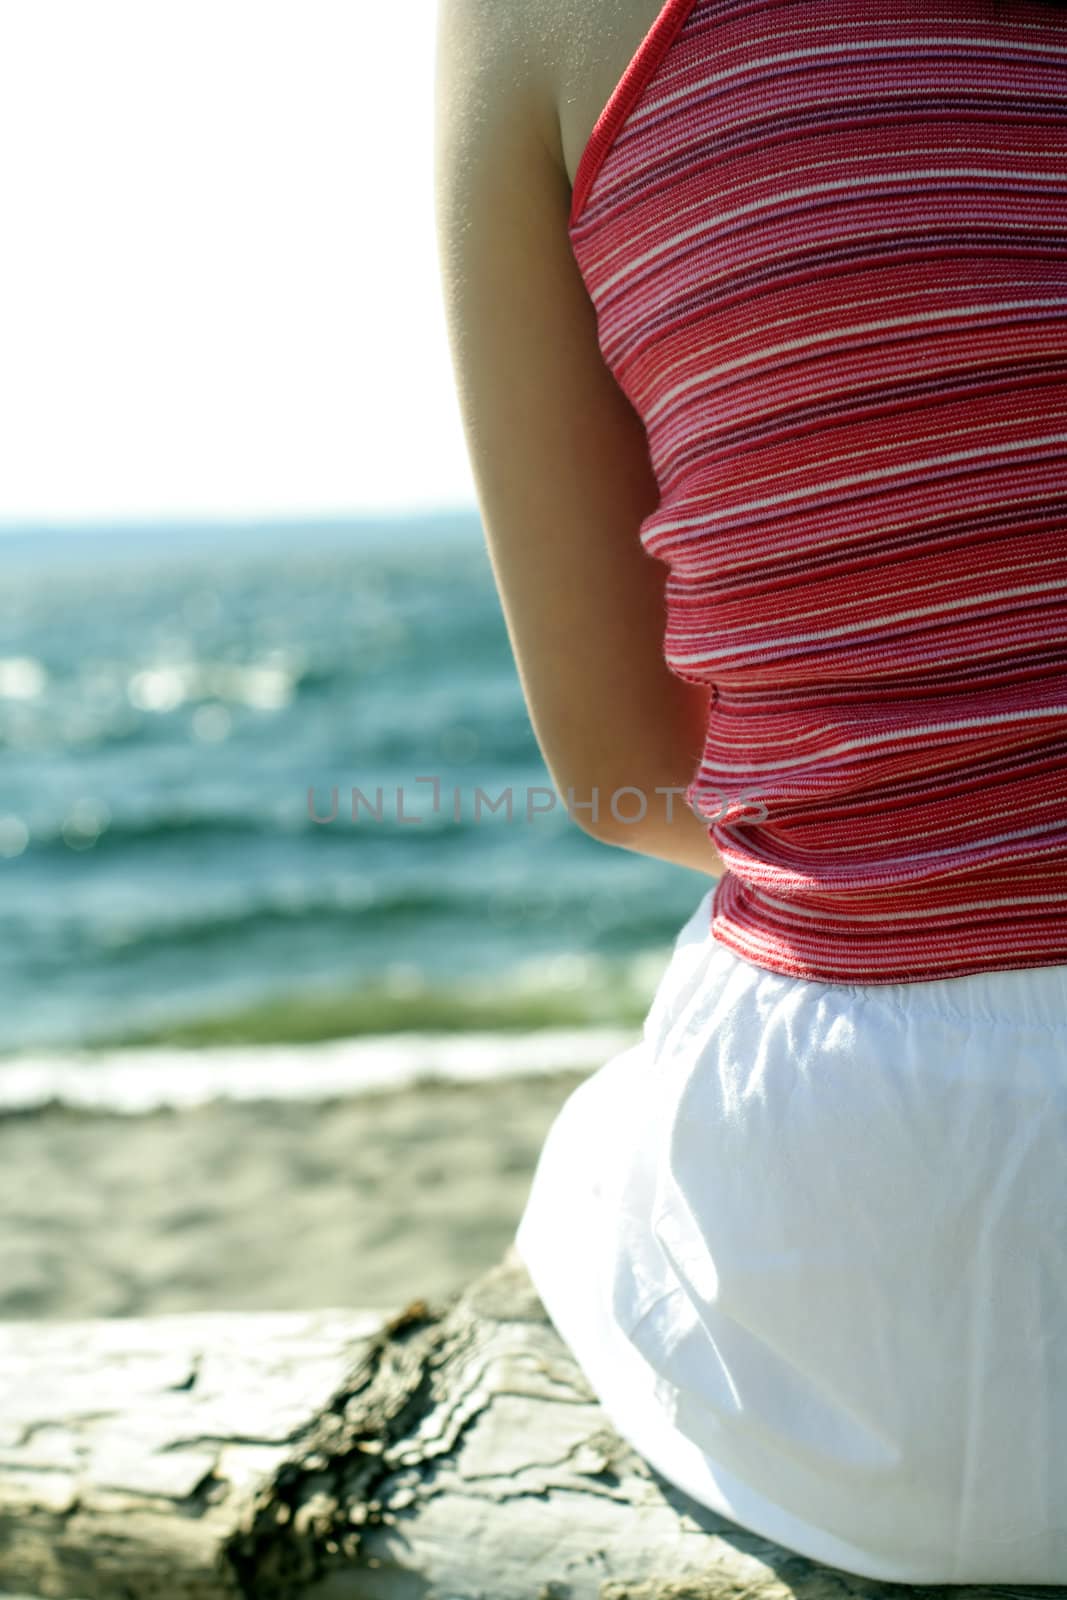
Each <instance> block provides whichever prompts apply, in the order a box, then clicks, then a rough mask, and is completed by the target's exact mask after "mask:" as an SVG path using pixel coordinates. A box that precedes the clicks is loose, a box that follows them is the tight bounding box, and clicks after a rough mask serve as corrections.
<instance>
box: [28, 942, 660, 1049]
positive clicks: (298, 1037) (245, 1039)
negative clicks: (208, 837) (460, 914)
mask: <svg viewBox="0 0 1067 1600" xmlns="http://www.w3.org/2000/svg"><path fill="white" fill-rule="evenodd" d="M665 961H666V956H665V955H662V954H660V953H656V954H652V953H650V952H646V953H645V954H644V955H642V956H638V957H631V958H630V959H629V960H615V961H612V960H608V959H605V958H603V957H592V956H582V955H570V956H566V955H556V956H552V957H550V958H547V959H546V960H529V961H526V962H523V963H521V964H520V965H519V966H517V967H516V968H514V969H512V970H511V971H510V972H506V973H503V974H498V975H496V976H490V977H479V978H470V979H465V980H462V981H460V982H454V983H443V982H441V981H440V980H439V979H438V980H437V981H434V982H430V981H427V980H426V979H424V978H422V977H421V976H419V975H418V974H417V973H413V972H412V973H408V972H404V973H400V974H394V975H389V974H386V975H384V976H380V977H376V978H374V979H371V980H365V981H363V982H361V983H360V985H359V987H358V988H352V989H348V988H345V989H328V990H321V991H315V992H309V991H306V990H304V991H300V990H298V991H295V992H293V993H291V994H289V995H282V996H278V997H275V998H271V999H265V1000H261V1001H258V1002H255V1003H253V1004H251V1005H248V1006H244V1007H235V1008H230V1009H228V1010H225V1011H209V1012H199V1013H197V1014H196V1015H192V1016H181V1017H173V1018H170V1019H166V1020H162V1021H160V1022H152V1023H149V1024H145V1025H134V1026H131V1027H128V1028H123V1029H121V1030H118V1031H111V1032H109V1033H107V1034H98V1035H97V1036H96V1037H95V1038H89V1039H88V1041H87V1046H88V1047H89V1048H91V1049H132V1048H143V1047H145V1046H162V1045H166V1046H175V1047H182V1048H188V1049H205V1048H210V1047H213V1046H219V1045H237V1046H239V1045H244V1046H247V1045H267V1046H269V1045H277V1044H313V1043H321V1042H322V1041H324V1040H332V1039H344V1038H349V1039H351V1038H360V1037H371V1036H373V1037H381V1036H384V1035H389V1034H398V1033H403V1034H407V1035H423V1034H434V1033H436V1034H462V1035H465V1036H467V1037H470V1036H472V1035H474V1034H483V1033H507V1034H509V1035H513V1034H524V1035H530V1034H536V1033H539V1032H542V1031H544V1030H546V1029H553V1028H560V1027H563V1028H590V1027H622V1028H625V1027H636V1026H640V1024H641V1023H642V1022H643V1020H644V1017H645V1015H646V1013H647V1011H648V1006H649V1004H650V1002H651V999H652V995H653V994H654V992H655V985H656V981H657V979H658V977H659V974H660V972H661V970H662V968H663V966H664V964H665ZM9 1059H10V1058H9ZM0 1064H2V1062H0Z"/></svg>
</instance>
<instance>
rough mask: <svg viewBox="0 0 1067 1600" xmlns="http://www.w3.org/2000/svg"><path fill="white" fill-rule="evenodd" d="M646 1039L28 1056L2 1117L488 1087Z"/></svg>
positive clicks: (533, 1036)
mask: <svg viewBox="0 0 1067 1600" xmlns="http://www.w3.org/2000/svg"><path fill="white" fill-rule="evenodd" d="M639 1039H640V1031H639V1030H635V1029H620V1028H544V1029H538V1030H537V1031H535V1032H532V1033H524V1034H516V1033H460V1034H456V1033H449V1034H445V1033H442V1034H429V1033H394V1034H387V1035H381V1036H376V1037H368V1038H361V1039H337V1040H328V1041H324V1042H322V1043H316V1044H304V1045H255V1046H248V1045H243V1046H231V1047H210V1048H207V1049H201V1050H188V1049H168V1048H162V1047H155V1046H154V1047H152V1048H151V1049H143V1050H115V1051H106V1052H104V1051H70V1052H66V1053H62V1054H60V1053H56V1052H49V1053H48V1054H26V1055H19V1056H10V1057H8V1058H6V1059H5V1060H2V1061H0V1112H2V1111H26V1110H32V1109H34V1108H36V1107H39V1106H44V1105H48V1104H49V1103H51V1102H59V1103H61V1104H63V1105H68V1106H77V1107H81V1108H84V1109H89V1110H98V1111H113V1112H121V1113H124V1114H127V1115H137V1114H139V1113H142V1112H147V1111H155V1110H159V1109H161V1108H164V1107H168V1108H173V1109H182V1108H185V1107H189V1106H197V1105H204V1104H206V1103H208V1102H210V1101H212V1100H218V1099H224V1100H325V1099H330V1098H332V1097H334V1096H337V1095H354V1094H366V1093H369V1092H371V1091H373V1090H376V1089H390V1088H393V1089H399V1088H403V1087H405V1086H407V1085H410V1084H412V1083H414V1082H416V1081H417V1080H418V1079H420V1078H441V1079H446V1080H449V1081H452V1082H457V1083H460V1082H474V1081H485V1080H487V1079H491V1078H512V1077H525V1076H533V1075H540V1074H544V1073H551V1072H559V1071H565V1070H568V1069H578V1070H589V1071H592V1070H594V1069H595V1068H596V1067H598V1066H601V1065H602V1064H603V1063H604V1062H605V1061H607V1060H609V1059H610V1058H611V1057H612V1056H614V1055H616V1054H618V1053H619V1052H620V1051H622V1050H625V1049H628V1048H629V1047H630V1046H632V1045H634V1044H636V1043H637V1042H638V1040H639Z"/></svg>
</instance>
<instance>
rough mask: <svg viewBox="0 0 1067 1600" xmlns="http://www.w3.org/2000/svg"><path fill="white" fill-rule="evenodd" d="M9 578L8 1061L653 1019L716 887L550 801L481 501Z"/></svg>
mask: <svg viewBox="0 0 1067 1600" xmlns="http://www.w3.org/2000/svg"><path fill="white" fill-rule="evenodd" d="M0 580H2V581H0V1054H2V1055H4V1056H6V1057H8V1058H10V1057H15V1056H21V1057H25V1056H26V1053H27V1052H38V1053H40V1052H42V1051H46V1052H47V1051H51V1052H56V1051H68V1052H69V1051H70V1050H72V1049H74V1050H78V1051H83V1050H86V1049H88V1048H93V1049H97V1050H107V1051H108V1052H110V1053H112V1054H113V1053H114V1052H115V1051H122V1050H124V1049H125V1050H130V1049H131V1048H134V1047H136V1048H138V1049H140V1050H142V1051H143V1050H144V1048H145V1047H146V1046H155V1047H162V1046H166V1047H167V1048H169V1049H173V1048H174V1047H186V1048H189V1047H196V1048H198V1049H202V1048H203V1047H205V1046H209V1047H214V1048H216V1049H218V1048H221V1047H230V1046H237V1045H255V1046H257V1047H264V1046H271V1045H277V1046H292V1045H294V1044H301V1043H304V1042H309V1041H316V1040H318V1041H322V1040H329V1039H342V1038H343V1039H349V1040H357V1041H358V1040H360V1039H363V1040H373V1039H377V1040H379V1041H384V1040H386V1039H394V1040H395V1039H397V1038H400V1037H403V1038H408V1039H410V1038H412V1036H417V1037H423V1036H425V1037H426V1038H429V1037H431V1036H432V1037H433V1038H435V1039H441V1038H443V1037H445V1036H450V1037H453V1038H454V1037H455V1036H456V1035H475V1034H478V1035H485V1036H490V1035H495V1036H497V1037H500V1036H504V1035H506V1036H508V1037H511V1038H514V1039H519V1038H522V1037H527V1038H528V1037H530V1036H531V1032H532V1031H536V1032H537V1034H538V1036H539V1037H543V1038H547V1037H548V1034H549V1033H550V1032H551V1031H552V1030H555V1031H556V1032H557V1033H558V1031H559V1030H561V1029H562V1030H569V1031H570V1033H571V1034H574V1032H575V1030H577V1031H578V1032H579V1033H580V1032H581V1031H582V1030H594V1031H591V1032H589V1035H588V1036H589V1039H590V1040H591V1041H593V1040H595V1041H596V1042H597V1043H596V1047H597V1048H599V1047H601V1046H602V1044H603V1041H604V1039H605V1038H606V1035H605V1034H604V1032H603V1030H604V1029H609V1030H610V1029H618V1030H622V1031H623V1032H625V1030H627V1029H629V1030H630V1031H631V1033H632V1032H633V1030H634V1029H636V1028H639V1025H640V1020H641V1017H642V1016H643V1014H644V1011H645V1009H646V1008H647V1004H648V1001H649V999H650V998H651V994H652V992H653V989H654V986H655V983H656V980H657V978H658V976H659V974H660V972H661V971H662V968H663V966H664V964H665V962H666V960H667V957H668V954H669V950H670V945H671V941H672V940H673V938H674V936H675V934H676V933H677V931H678V930H679V928H680V927H681V926H682V924H683V923H684V922H685V920H686V919H687V917H688V916H689V915H690V914H691V912H692V910H693V908H694V906H695V905H696V903H697V902H698V900H699V899H700V896H701V895H702V894H703V893H704V892H705V890H706V889H707V888H708V886H709V880H706V879H703V878H701V877H700V876H699V875H698V874H695V873H692V872H688V871H686V870H685V869H682V868H676V867H672V866H668V865H666V864H664V863H660V862H655V861H651V860H648V859H645V858H643V857H640V856H637V855H635V854H634V853H632V852H629V851H624V850H620V849H612V848H610V847H607V846H604V845H600V844H597V843H596V842H595V841H593V840H592V839H590V838H588V837H587V836H586V835H585V834H583V833H582V832H581V830H580V829H579V828H578V827H577V826H576V824H575V823H574V822H573V821H572V820H571V819H570V818H569V817H568V816H567V813H566V810H565V808H564V806H563V804H562V801H560V800H559V799H558V797H553V795H552V791H551V782H550V779H549V777H548V775H547V772H546V770H545V768H544V764H543V762H542V760H541V757H540V754H539V751H538V748H537V745H536V742H535V740H534V737H533V733H532V731H531V728H530V724H529V720H528V717H527V714H526V710H525V706H524V704H523V699H522V694H521V690H520V687H519V683H518V678H517V675H516V671H515V667H514V664H513V661H512V658H511V654H510V650H509V647H508V640H507V634H506V631H505V627H504V622H503V619H502V616H501V612H500V607H499V602H498V599H497V596H496V592H495V588H494V585H493V581H492V575H491V571H490V568H489V563H488V559H487V556H486V554H485V550H484V546H483V544H482V540H481V534H480V530H479V527H478V523H477V519H476V517H475V516H474V515H464V514H455V513H453V514H447V515H441V516H437V517H423V518H416V519H410V520H404V521H390V520H383V521H375V522H365V523H352V524H350V525H341V524H338V523H333V524H324V525H320V526H314V525H304V526H288V527H286V526H280V525H275V526H270V525H267V526H262V527H257V526H254V525H245V526H241V527H227V528H206V527H192V528H186V527H166V528H164V527H158V526H157V527H152V528H145V529H131V528H126V529H122V530H106V529H93V530H89V529H84V530H77V531H70V532H66V533H62V532H55V531H53V532H49V531H37V532H34V533H26V534H23V535H11V534H7V535H4V536H3V537H2V538H0ZM419 779H424V780H426V779H429V780H435V782H426V781H424V782H419V781H418V780H419ZM435 787H436V790H437V802H438V803H437V809H436V811H435V809H434V798H435V795H434V791H435ZM479 789H480V790H481V791H483V794H484V795H485V796H487V797H488V802H487V801H485V800H483V801H482V802H481V803H480V804H481V815H480V816H477V815H476V814H475V797H476V791H477V790H479ZM334 791H336V815H335V816H333V813H334ZM354 791H358V793H357V794H356V798H355V813H356V815H355V820H354V819H353V794H354ZM508 793H510V796H511V808H512V815H511V817H510V819H509V817H508V816H507V810H506V805H507V802H506V799H505V801H504V803H503V804H499V808H498V809H497V810H496V811H493V810H491V809H490V805H491V804H492V803H499V802H500V799H501V796H506V795H507V794H508ZM550 805H551V806H552V809H551V810H548V809H545V810H538V808H547V807H548V806H550ZM528 808H530V809H529V810H528ZM331 816H333V820H327V819H329V818H330V817H331ZM595 1030H599V1031H595ZM576 1051H577V1054H578V1055H580V1054H581V1051H580V1049H577V1047H576ZM535 1054H536V1052H535ZM549 1054H551V1052H549ZM15 1065H16V1063H15V1062H14V1061H11V1060H9V1061H8V1062H7V1066H8V1067H9V1068H13V1067H14V1066H15Z"/></svg>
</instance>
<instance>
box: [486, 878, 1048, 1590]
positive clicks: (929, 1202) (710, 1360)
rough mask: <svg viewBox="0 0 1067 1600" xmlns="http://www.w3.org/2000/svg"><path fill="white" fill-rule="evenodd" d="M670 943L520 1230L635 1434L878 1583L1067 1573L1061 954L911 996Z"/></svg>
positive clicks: (703, 939)
mask: <svg viewBox="0 0 1067 1600" xmlns="http://www.w3.org/2000/svg"><path fill="white" fill-rule="evenodd" d="M711 894H712V891H711V890H709V891H708V893H707V894H706V895H705V896H704V897H703V899H702V900H701V902H700V904H699V906H698V907H697V909H696V911H695V912H694V913H693V916H692V917H691V918H690V920H689V922H688V923H687V924H686V926H685V927H684V928H683V929H682V931H681V933H680V934H679V935H678V938H677V940H676V942H675V946H674V951H673V954H672V956H671V959H670V962H669V965H668V967H667V969H666V971H665V973H664V975H663V978H662V980H661V982H660V985H659V988H658V990H657V992H656V996H655V999H654V1001H653V1004H652V1007H651V1010H650V1011H649V1014H648V1017H647V1019H646V1022H645V1025H644V1033H643V1038H642V1040H641V1041H640V1042H639V1043H638V1044H636V1045H635V1046H634V1047H633V1048H631V1049H629V1050H626V1051H624V1052H623V1053H622V1054H620V1055H617V1056H615V1057H614V1058H613V1059H611V1060H610V1061H608V1062H607V1063H606V1064H605V1065H604V1066H602V1067H601V1068H600V1069H599V1070H598V1071H597V1072H595V1073H593V1075H592V1076H591V1077H590V1078H588V1079H586V1080H585V1081H584V1082H583V1083H582V1084H580V1085H579V1087H578V1088H577V1089H576V1090H575V1091H574V1092H573V1093H572V1094H571V1095H570V1097H569V1098H568V1099H567V1101H566V1102H565V1103H564V1105H563V1107H562V1109H561V1111H560V1112H559V1114H558V1116H557V1117H556V1120H555V1122H554V1123H553V1125H552V1127H551V1129H550V1131H549V1134H548V1137H547V1139H546V1141H545V1145H544V1148H543V1150H542V1152H541V1156H540V1160H539V1163H538V1166H537V1170H536V1173H535V1176H534V1180H533V1185H532V1188H531V1191H530V1195H529V1198H528V1201H527V1205H526V1209H525V1212H524V1214H523V1217H522V1221H521V1223H520V1224H519V1228H518V1232H517V1235H516V1239H515V1244H516V1248H517V1249H518V1252H519V1254H520V1255H521V1257H522V1259H523V1261H524V1262H525V1264H526V1266H527V1268H528V1270H529V1273H530V1276H531V1278H532V1280H533V1283H534V1285H535V1287H536V1289H537V1290H538V1292H539V1294H540V1296H541V1298H542V1300H543V1302H544V1305H545V1309H546V1310H547V1312H548V1314H549V1316H550V1318H551V1319H552V1322H553V1323H554V1324H555V1326H556V1328H557V1330H558V1332H559V1333H560V1335H561V1337H562V1338H563V1340H564V1341H565V1342H566V1344H567V1345H568V1346H569V1347H570V1349H571V1351H572V1353H573V1354H574V1356H575V1358H576V1360H577V1361H578V1363H579V1365H580V1366H581V1367H582V1369H583V1371H584V1373H585V1375H586V1378H587V1380H588V1382H589V1384H590V1387H591V1388H592V1389H593V1391H594V1393H595V1394H596V1395H597V1398H598V1399H599V1400H600V1402H601V1404H602V1405H603V1407H604V1410H605V1412H606V1414H607V1416H608V1417H609V1419H610V1420H611V1422H612V1423H613V1424H614V1426H615V1428H616V1430H617V1432H618V1433H619V1434H620V1435H621V1436H622V1437H623V1438H624V1439H626V1440H627V1441H628V1443H630V1444H631V1445H632V1446H633V1447H634V1448H635V1449H636V1450H637V1452H638V1453H639V1454H640V1455H642V1456H643V1457H644V1458H645V1460H646V1461H647V1462H648V1463H649V1464H650V1465H651V1466H652V1467H654V1468H655V1469H656V1470H657V1471H658V1472H659V1473H660V1474H662V1476H663V1477H665V1478H667V1479H669V1480H670V1481H671V1482H672V1483H673V1484H675V1485H676V1486H677V1487H678V1488H680V1489H682V1490H683V1491H685V1492H686V1493H687V1494H688V1495H690V1496H691V1497H692V1498H693V1499H694V1500H697V1501H699V1502H701V1503H703V1504H704V1505H706V1506H709V1507H711V1509H712V1510H714V1511H716V1512H718V1513H719V1514H720V1515H722V1516H725V1517H727V1518H729V1519H731V1520H732V1521H734V1522H736V1523H739V1524H740V1525H741V1526H742V1527H745V1528H747V1529H750V1530H751V1531H753V1532H755V1533H758V1534H761V1535H763V1536H764V1537H765V1538H768V1539H771V1540H774V1541H775V1542H776V1543H778V1544H781V1545H785V1546H787V1547H788V1548H790V1549H792V1550H794V1551H797V1552H799V1553H800V1554H802V1555H806V1556H809V1557H811V1558H813V1559H815V1560H817V1561H821V1562H825V1563H827V1564H829V1565H832V1566H837V1567H841V1568H844V1569H845V1570H847V1571H849V1572H853V1573H858V1574H860V1575H861V1576H864V1577H870V1578H876V1579H882V1580H886V1579H888V1580H897V1581H900V1582H907V1583H997V1582H1001V1583H1036V1584H1040V1583H1064V1582H1067V966H1055V967H1037V968H1027V969H1023V970H1021V971H1015V970H1013V971H1004V972H994V973H980V974H976V975H971V976H967V977H963V978H949V979H937V980H933V981H930V982H923V983H907V984H870V985H862V984H829V983H822V982H813V981H809V980H804V979H797V978H792V977H786V976H782V975H781V974H778V973H773V972H768V971H766V970H764V969H763V968H760V967H756V966H754V965H752V964H751V963H749V962H747V961H745V960H743V959H741V958H740V957H738V956H736V955H734V953H733V952H732V951H730V950H729V949H728V948H727V947H726V946H724V945H721V944H719V943H718V941H717V940H714V939H713V938H712V937H711V933H710V916H711V909H710V908H711Z"/></svg>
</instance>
